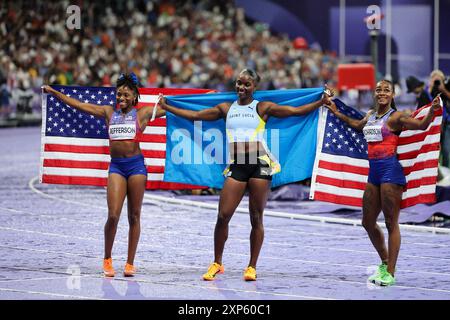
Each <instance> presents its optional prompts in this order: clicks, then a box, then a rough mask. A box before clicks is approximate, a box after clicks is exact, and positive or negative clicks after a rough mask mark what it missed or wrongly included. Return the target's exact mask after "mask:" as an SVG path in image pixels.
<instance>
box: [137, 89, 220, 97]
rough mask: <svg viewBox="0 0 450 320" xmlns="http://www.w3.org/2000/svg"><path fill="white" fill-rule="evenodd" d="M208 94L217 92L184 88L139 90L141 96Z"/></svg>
mask: <svg viewBox="0 0 450 320" xmlns="http://www.w3.org/2000/svg"><path fill="white" fill-rule="evenodd" d="M206 92H215V90H210V89H182V88H139V93H140V94H141V95H151V96H155V95H159V94H160V93H162V94H164V95H179V94H200V93H206Z"/></svg>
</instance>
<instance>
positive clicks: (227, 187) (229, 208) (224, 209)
mask: <svg viewBox="0 0 450 320" xmlns="http://www.w3.org/2000/svg"><path fill="white" fill-rule="evenodd" d="M246 188H247V182H246V181H238V180H235V179H233V178H231V177H228V178H226V180H225V183H224V184H223V188H222V191H221V192H220V200H219V213H220V214H225V215H227V216H229V215H233V213H234V211H235V210H236V208H237V206H238V205H239V203H240V202H241V200H242V197H243V196H244V194H245V189H246Z"/></svg>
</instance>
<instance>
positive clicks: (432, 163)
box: [403, 159, 439, 176]
mask: <svg viewBox="0 0 450 320" xmlns="http://www.w3.org/2000/svg"><path fill="white" fill-rule="evenodd" d="M438 164H439V161H438V159H431V160H426V161H421V162H416V163H414V164H413V165H412V166H409V167H403V173H404V174H405V176H407V175H409V174H410V173H411V172H413V171H420V170H423V169H429V168H436V167H437V166H438Z"/></svg>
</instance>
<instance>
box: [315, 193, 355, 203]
mask: <svg viewBox="0 0 450 320" xmlns="http://www.w3.org/2000/svg"><path fill="white" fill-rule="evenodd" d="M314 200H320V201H326V202H332V203H337V204H343V205H348V206H356V207H362V198H357V197H349V196H343V195H336V194H330V193H326V192H321V191H316V192H314Z"/></svg>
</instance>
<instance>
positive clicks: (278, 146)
mask: <svg viewBox="0 0 450 320" xmlns="http://www.w3.org/2000/svg"><path fill="white" fill-rule="evenodd" d="M322 92H323V88H311V89H291V90H268V91H257V92H255V93H254V99H256V100H258V101H272V102H274V103H276V104H278V105H289V106H294V107H295V106H298V107H299V108H301V107H302V105H305V104H308V103H311V102H314V101H317V100H319V99H320V98H321V95H322ZM166 99H167V103H168V104H170V105H173V106H175V107H179V108H183V109H188V110H196V111H198V110H202V109H205V108H210V107H213V106H215V105H218V104H220V103H223V102H230V103H232V102H233V101H235V100H236V99H237V96H236V93H234V92H227V93H210V94H201V95H178V96H168V97H167V98H166ZM318 115H319V113H318V109H316V110H314V111H313V112H310V113H308V114H306V115H304V116H292V117H288V118H275V117H270V118H269V120H268V122H267V124H266V133H265V135H264V136H265V141H266V143H267V145H268V148H269V150H270V152H271V153H272V154H273V155H274V156H275V157H276V158H277V159H278V161H279V163H280V165H281V172H280V173H278V174H275V175H274V176H273V180H272V187H276V186H280V185H283V184H287V183H292V182H296V181H301V180H304V179H306V178H309V177H311V174H312V169H313V165H314V158H315V152H316V144H317V124H318ZM166 117H167V141H166V165H165V172H164V181H168V182H179V183H188V184H194V185H199V186H209V187H213V188H219V189H221V188H222V186H223V182H224V180H225V177H224V176H223V174H222V172H223V170H224V169H225V168H226V166H227V160H228V144H227V138H226V132H225V121H224V119H220V120H216V121H195V122H193V121H190V120H186V119H184V118H181V117H178V116H175V115H174V114H172V113H170V112H168V113H167V116H166Z"/></svg>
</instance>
